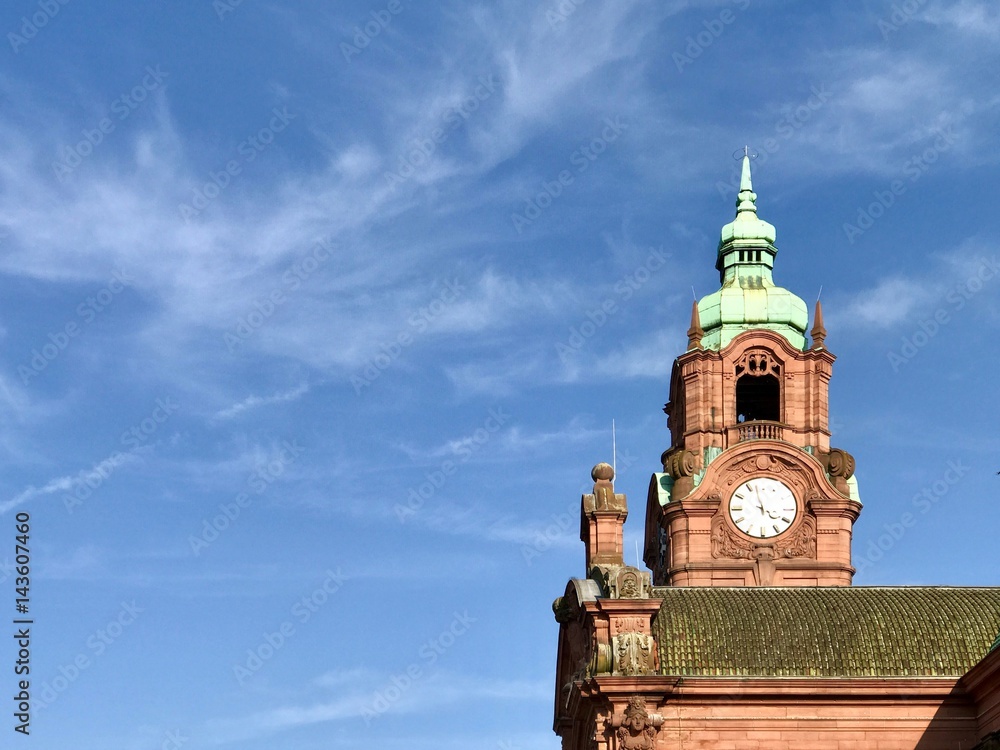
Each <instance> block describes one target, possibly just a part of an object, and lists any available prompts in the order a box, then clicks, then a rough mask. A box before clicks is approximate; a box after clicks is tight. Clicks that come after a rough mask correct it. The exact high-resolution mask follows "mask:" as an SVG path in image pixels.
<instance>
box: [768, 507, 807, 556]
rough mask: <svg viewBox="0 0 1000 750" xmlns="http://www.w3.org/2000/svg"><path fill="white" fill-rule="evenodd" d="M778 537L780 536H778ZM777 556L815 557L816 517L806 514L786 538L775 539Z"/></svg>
mask: <svg viewBox="0 0 1000 750" xmlns="http://www.w3.org/2000/svg"><path fill="white" fill-rule="evenodd" d="M779 538H780V537H779ZM774 546H775V553H776V554H777V556H778V557H809V558H812V559H816V519H814V518H813V517H812V516H806V517H805V518H803V519H802V523H801V525H800V526H799V528H798V529H796V530H795V533H793V534H792V535H791V536H790V537H788V539H785V540H782V541H777V540H775V545H774Z"/></svg>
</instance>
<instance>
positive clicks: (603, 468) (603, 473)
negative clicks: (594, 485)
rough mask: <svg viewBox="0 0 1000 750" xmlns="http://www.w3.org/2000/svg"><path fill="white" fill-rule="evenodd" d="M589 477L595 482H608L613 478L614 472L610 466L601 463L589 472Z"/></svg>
mask: <svg viewBox="0 0 1000 750" xmlns="http://www.w3.org/2000/svg"><path fill="white" fill-rule="evenodd" d="M590 477H591V479H593V480H594V481H595V482H600V481H605V482H610V481H611V480H612V479H614V478H615V470H614V469H613V468H612V467H611V464H606V463H604V462H603V461H601V463H599V464H597V466H595V467H594V468H593V469H591V471H590Z"/></svg>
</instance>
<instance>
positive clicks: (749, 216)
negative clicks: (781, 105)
mask: <svg viewBox="0 0 1000 750" xmlns="http://www.w3.org/2000/svg"><path fill="white" fill-rule="evenodd" d="M756 201H757V195H756V193H754V192H753V185H752V183H751V180H750V157H749V155H747V154H744V156H743V175H742V179H741V180H740V192H739V195H738V196H737V198H736V218H735V219H734V220H733V221H731V222H729V223H728V224H726V225H725V226H724V227H723V228H722V236H721V238H720V239H719V255H718V260H717V261H716V264H715V266H716V268H717V269H718V270H719V278H720V280H721V282H722V288H721V289H719V291H717V292H714V293H712V294H710V295H708V296H707V297H703V298H702V299H701V300H699V302H698V316H699V318H700V320H701V325H702V328H703V329H704V335H703V336H702V339H701V344H702V346H704V347H706V348H708V349H721V348H723V347H724V346H725V345H726V344H728V343H729V342H730V341H732V340H733V338H735V337H736V336H738V335H739V334H741V333H743V332H744V331H747V330H750V329H751V328H764V329H768V330H771V331H776V332H777V333H780V334H781V335H782V336H784V337H785V338H786V339H788V341H789V342H790V343H791V344H792V346H794V347H796V348H798V349H804V348H805V344H806V337H805V333H806V326H807V325H808V322H809V313H808V310H807V309H806V304H805V302H803V301H802V300H801V299H800V298H799V297H797V296H796V295H794V294H792V293H791V292H790V291H788V290H787V289H785V288H783V287H780V286H776V285H775V283H774V280H773V279H772V278H771V269H772V268H773V267H774V256H775V255H777V253H778V249H777V248H776V247H775V246H774V239H775V231H774V226H773V225H771V224H768V223H767V222H766V221H764V220H762V219H759V218H758V217H757V205H756Z"/></svg>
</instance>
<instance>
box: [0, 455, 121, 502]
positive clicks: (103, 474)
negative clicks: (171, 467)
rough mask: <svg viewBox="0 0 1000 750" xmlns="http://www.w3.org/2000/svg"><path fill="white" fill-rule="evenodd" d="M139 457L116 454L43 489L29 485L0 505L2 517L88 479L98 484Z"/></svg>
mask: <svg viewBox="0 0 1000 750" xmlns="http://www.w3.org/2000/svg"><path fill="white" fill-rule="evenodd" d="M138 458H139V456H138V455H137V454H136V453H134V452H129V453H121V452H117V451H116V452H115V453H112V454H111V455H110V456H108V457H107V458H105V459H104V460H102V461H99V462H98V463H96V464H94V465H93V466H92V467H91V468H90V469H86V470H83V471H80V472H79V473H77V474H68V475H65V476H61V477H55V478H53V479H50V480H49V481H47V482H46V483H45V484H43V485H42V486H41V487H36V486H35V485H29V486H28V487H27V488H26V489H24V490H23V491H22V492H20V493H19V494H18V495H16V496H14V497H13V498H11V499H10V500H7V501H5V502H2V503H0V515H2V514H5V513H7V512H8V511H10V510H13V509H14V508H16V507H18V506H19V505H23V504H24V503H26V502H29V501H31V500H34V499H36V498H40V497H47V496H49V495H54V494H55V493H57V492H70V491H71V490H73V489H74V488H75V487H78V486H79V485H81V484H83V483H84V481H85V480H86V479H88V478H91V477H93V478H95V481H98V483H100V482H102V481H104V480H105V479H106V478H107V477H109V476H110V475H111V474H112V473H113V472H114V471H115V470H116V469H117V468H118V467H120V466H123V465H125V464H127V463H129V462H131V461H135V460H138Z"/></svg>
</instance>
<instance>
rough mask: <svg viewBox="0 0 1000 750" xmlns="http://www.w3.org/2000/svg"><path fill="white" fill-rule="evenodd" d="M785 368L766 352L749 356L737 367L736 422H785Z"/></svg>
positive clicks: (750, 353)
mask: <svg viewBox="0 0 1000 750" xmlns="http://www.w3.org/2000/svg"><path fill="white" fill-rule="evenodd" d="M780 377H781V365H780V364H778V363H777V362H776V361H775V360H774V357H773V356H772V355H771V354H770V353H769V352H766V351H751V352H747V353H746V354H745V355H743V357H741V358H740V360H739V361H738V362H737V363H736V421H737V422H756V421H760V420H766V421H768V422H780V421H781V380H780Z"/></svg>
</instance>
